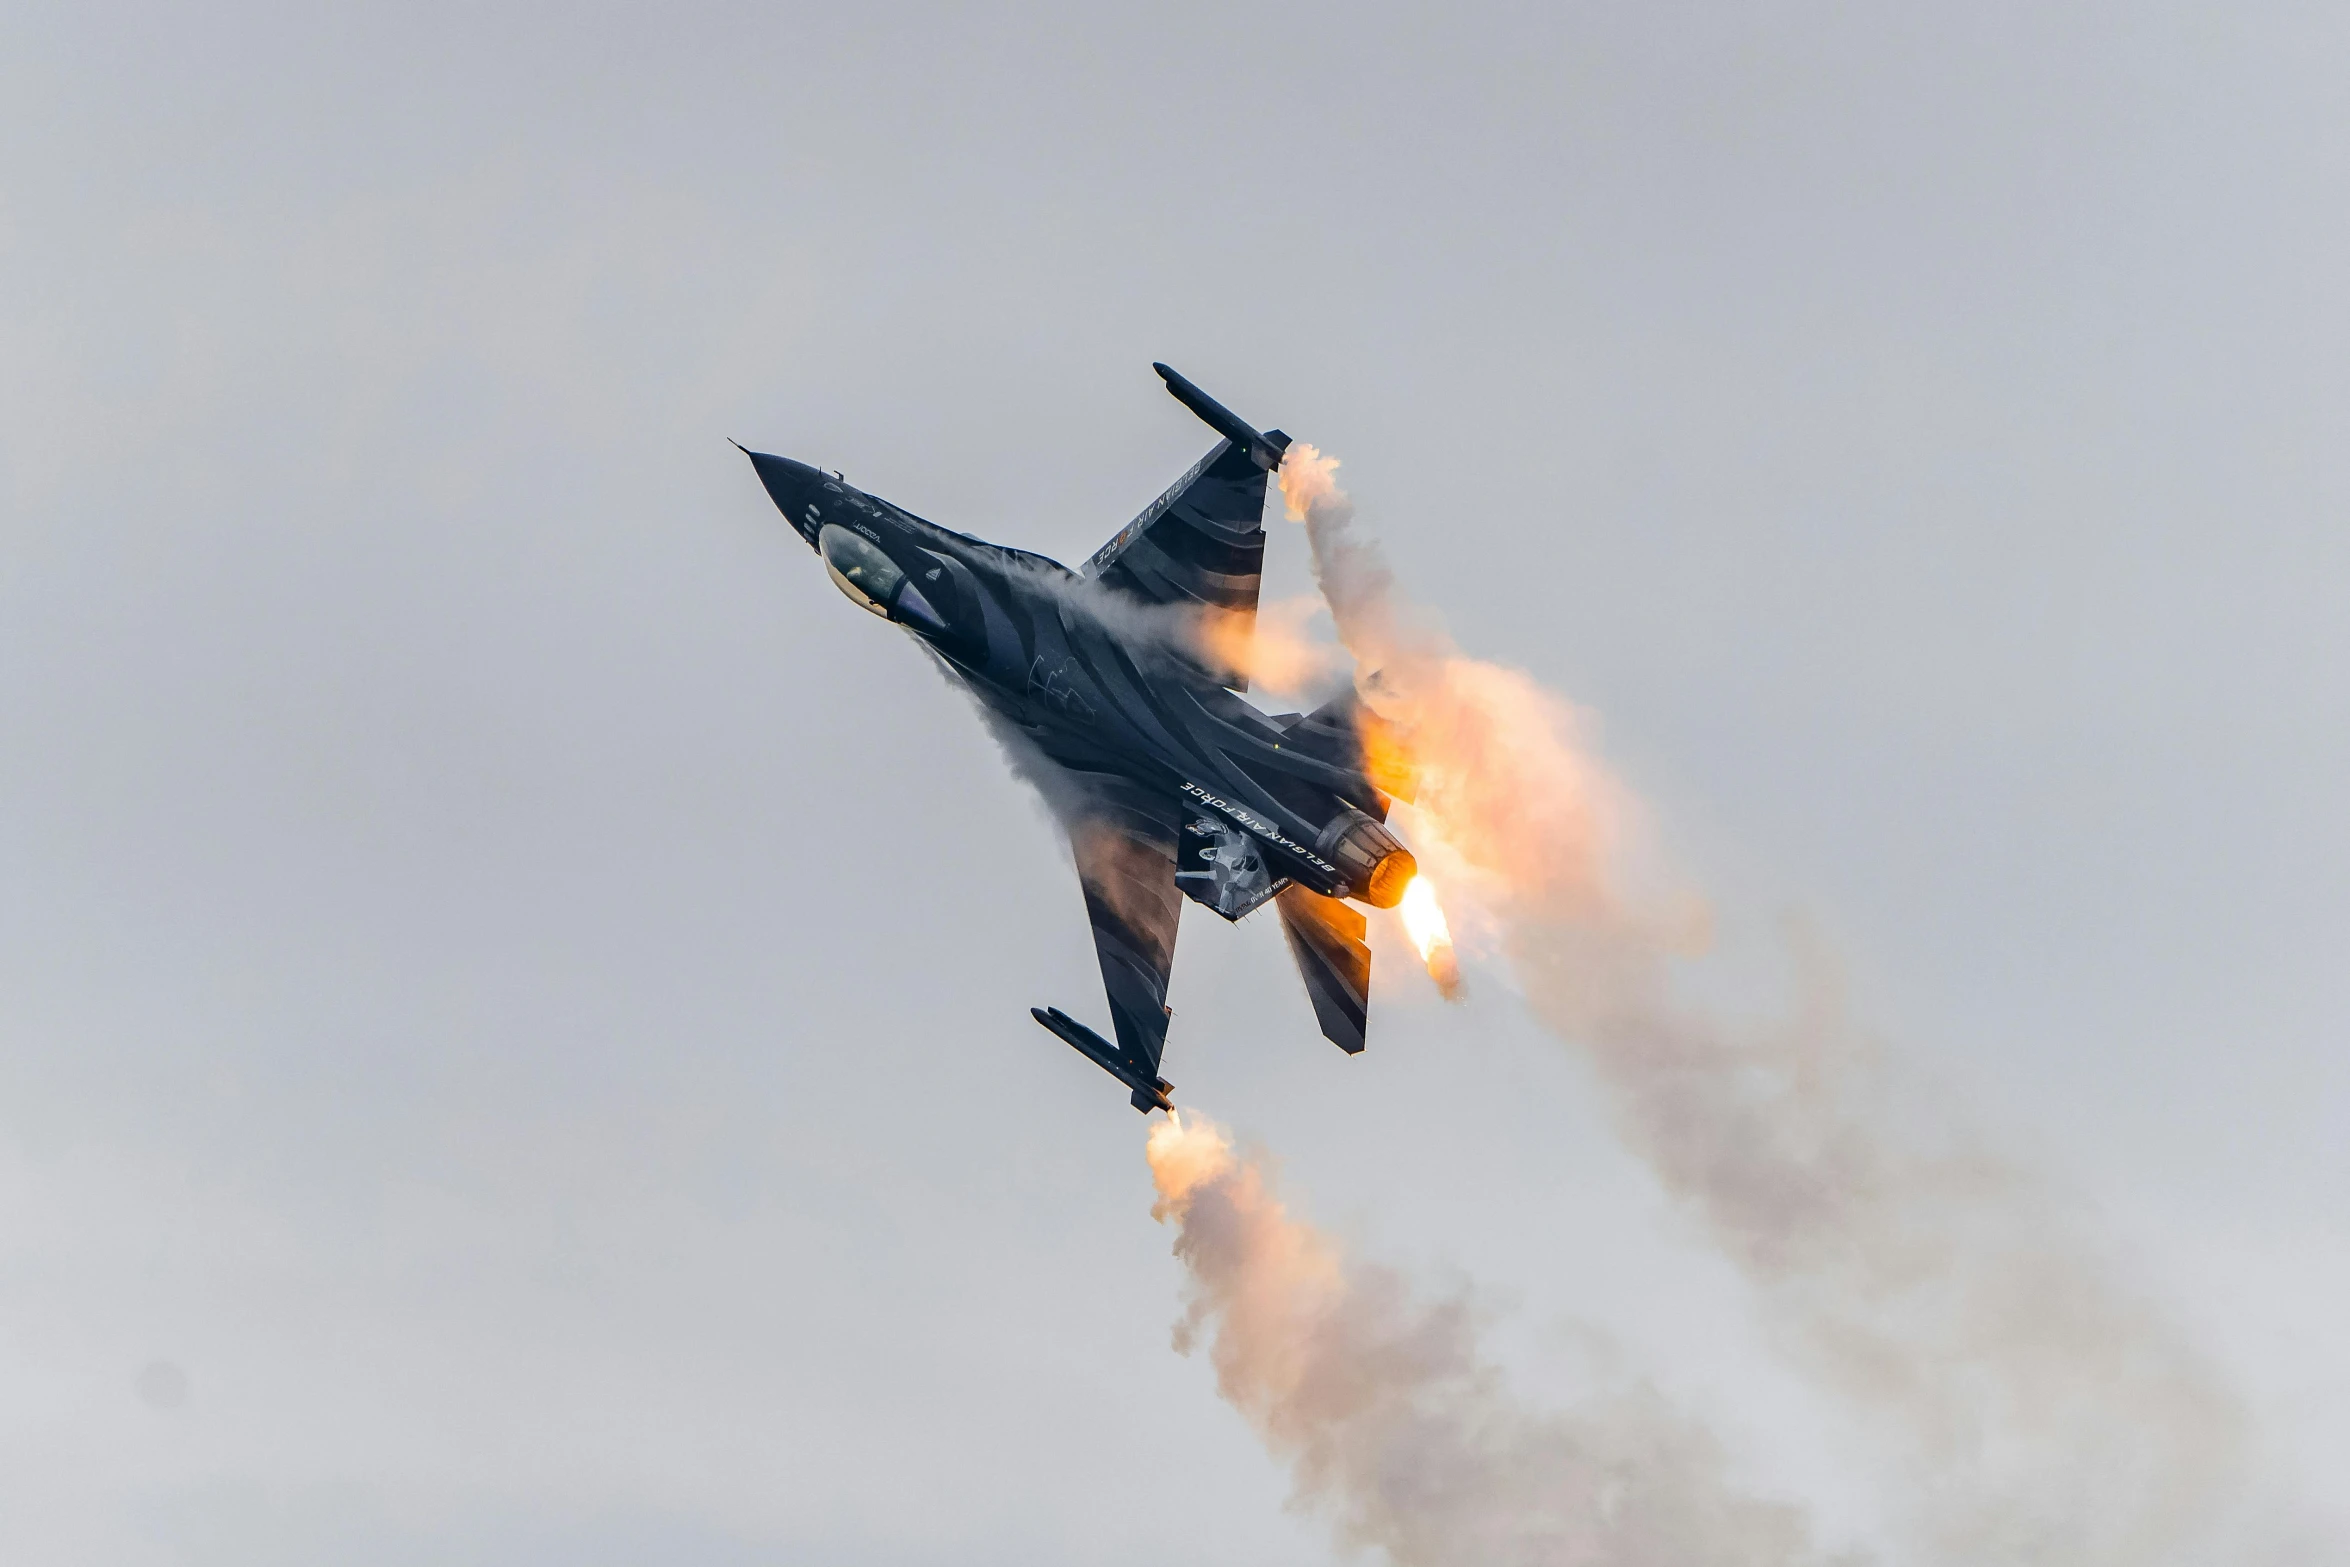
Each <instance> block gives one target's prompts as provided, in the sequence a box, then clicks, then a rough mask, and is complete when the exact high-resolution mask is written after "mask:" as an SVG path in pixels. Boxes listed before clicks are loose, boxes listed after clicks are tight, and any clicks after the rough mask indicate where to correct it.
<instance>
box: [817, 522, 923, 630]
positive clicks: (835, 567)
mask: <svg viewBox="0 0 2350 1567" xmlns="http://www.w3.org/2000/svg"><path fill="white" fill-rule="evenodd" d="M816 549H817V552H818V553H819V554H821V555H822V556H823V557H824V570H825V572H826V573H827V574H828V575H829V576H830V577H831V578H832V582H833V586H835V587H837V588H839V589H840V590H841V592H843V593H845V594H847V595H848V596H849V597H850V598H852V599H854V600H855V601H856V602H857V603H858V604H859V605H861V606H862V607H864V608H866V609H869V610H871V611H872V612H873V613H874V614H876V615H879V616H880V617H881V618H882V619H884V620H902V621H905V622H907V623H909V624H911V625H915V626H919V627H922V628H923V629H924V630H928V631H944V630H945V629H946V622H945V621H943V620H941V619H940V618H939V614H938V611H937V610H935V609H932V608H931V607H930V601H929V600H928V599H926V598H924V597H923V596H922V592H921V590H920V589H919V588H917V587H915V586H914V585H913V584H912V583H911V582H908V581H907V580H906V573H905V571H904V570H903V569H902V568H900V567H899V565H898V563H897V562H896V561H894V560H891V559H890V558H889V556H887V555H886V554H884V553H882V549H881V546H880V545H878V544H876V543H874V542H873V541H872V540H871V539H868V538H866V537H865V536H864V535H863V534H861V533H858V532H856V531H854V530H853V529H849V528H844V527H842V526H841V525H840V524H839V523H837V522H828V523H826V524H825V525H824V526H823V528H822V529H821V530H820V531H819V532H818V533H817V535H816ZM932 575H934V576H935V575H937V573H935V572H933V573H932Z"/></svg>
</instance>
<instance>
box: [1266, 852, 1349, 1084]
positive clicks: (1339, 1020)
mask: <svg viewBox="0 0 2350 1567" xmlns="http://www.w3.org/2000/svg"><path fill="white" fill-rule="evenodd" d="M1280 907H1281V933H1282V934H1283V935H1285V936H1287V937H1288V938H1289V953H1290V956H1291V957H1294V958H1295V959H1297V972H1298V976H1299V977H1300V978H1302V979H1303V980H1304V981H1305V982H1306V996H1307V999H1309V1000H1311V1001H1312V1002H1313V1003H1314V1018H1315V1020H1316V1021H1317V1022H1319V1023H1320V1024H1321V1025H1322V1032H1323V1034H1324V1035H1326V1036H1327V1037H1328V1038H1329V1040H1330V1042H1331V1043H1332V1044H1334V1045H1336V1046H1337V1047H1338V1048H1339V1049H1341V1050H1343V1051H1345V1052H1346V1053H1347V1054H1348V1055H1350V1056H1351V1055H1358V1054H1360V1053H1361V1051H1362V1048H1363V1035H1364V1030H1365V1027H1366V1025H1367V1024H1368V1022H1369V1020H1370V1012H1371V949H1370V947H1369V945H1368V944H1366V943H1365V942H1364V940H1363V936H1364V934H1365V933H1366V932H1367V931H1369V929H1370V928H1371V922H1370V921H1369V920H1367V919H1365V918H1364V917H1363V915H1362V912H1361V911H1360V910H1358V909H1355V908H1353V907H1351V906H1349V905H1348V904H1345V903H1342V902H1341V901H1339V900H1338V899H1336V898H1325V897H1323V896H1322V895H1321V894H1320V893H1317V892H1309V891H1307V890H1306V889H1305V888H1303V887H1299V886H1294V885H1293V886H1290V887H1288V888H1286V889H1284V890H1283V892H1282V894H1281V903H1280Z"/></svg>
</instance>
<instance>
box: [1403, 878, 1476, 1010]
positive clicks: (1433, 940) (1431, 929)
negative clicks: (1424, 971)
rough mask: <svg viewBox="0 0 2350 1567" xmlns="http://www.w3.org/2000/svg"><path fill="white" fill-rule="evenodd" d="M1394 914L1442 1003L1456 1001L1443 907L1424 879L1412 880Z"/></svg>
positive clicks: (1457, 975) (1456, 979)
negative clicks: (1400, 916)
mask: <svg viewBox="0 0 2350 1567" xmlns="http://www.w3.org/2000/svg"><path fill="white" fill-rule="evenodd" d="M1396 912H1397V913H1399V914H1401V915H1402V916H1403V928H1404V934H1405V935H1407V936H1409V937H1411V938H1412V946H1413V947H1414V948H1415V949H1416V950H1417V951H1418V952H1419V954H1420V961H1421V962H1422V963H1424V964H1426V965H1427V968H1428V977H1429V978H1430V979H1432V980H1434V981H1436V988H1437V989H1438V990H1440V991H1442V992H1444V999H1445V1000H1447V1001H1458V1000H1460V998H1461V964H1460V958H1459V956H1458V955H1457V954H1456V953H1455V952H1454V951H1453V945H1452V927H1451V926H1449V925H1447V924H1446V923H1445V920H1444V907H1443V905H1442V904H1439V903H1438V902H1437V901H1436V889H1435V888H1434V887H1432V886H1430V885H1429V883H1428V878H1427V877H1425V876H1415V877H1413V878H1412V884H1411V885H1410V886H1409V887H1406V888H1405V889H1404V893H1403V902H1402V903H1401V904H1399V905H1398V906H1397V909H1396Z"/></svg>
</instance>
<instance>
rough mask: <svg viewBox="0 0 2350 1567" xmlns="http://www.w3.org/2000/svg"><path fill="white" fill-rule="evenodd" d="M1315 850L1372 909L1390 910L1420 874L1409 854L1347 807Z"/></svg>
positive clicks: (1389, 835)
mask: <svg viewBox="0 0 2350 1567" xmlns="http://www.w3.org/2000/svg"><path fill="white" fill-rule="evenodd" d="M1314 848H1315V850H1316V851H1317V852H1318V853H1320V854H1321V855H1322V856H1323V857H1324V858H1325V859H1327V860H1329V861H1330V863H1331V864H1333V865H1335V866H1337V867H1338V868H1339V870H1340V871H1341V872H1343V873H1344V874H1345V876H1346V879H1347V881H1348V883H1349V884H1350V885H1352V886H1353V887H1354V889H1355V892H1354V896H1356V897H1358V898H1360V899H1362V900H1363V901H1364V902H1365V903H1368V904H1369V905H1370V906H1371V907H1373V908H1375V909H1392V908H1394V907H1395V906H1396V905H1397V904H1399V903H1401V902H1403V892H1404V889H1405V888H1406V887H1409V886H1410V885H1411V884H1412V878H1413V877H1414V876H1417V875H1418V874H1419V873H1420V862H1419V861H1417V860H1415V859H1413V858H1412V851H1411V850H1409V849H1407V848H1405V847H1404V846H1403V845H1402V844H1400V843H1398V842H1396V841H1395V834H1393V833H1391V832H1389V831H1388V830H1387V829H1386V828H1385V827H1383V826H1381V825H1380V824H1379V823H1378V822H1377V821H1375V820H1373V819H1372V818H1371V817H1369V816H1366V815H1364V814H1363V813H1362V812H1361V811H1358V810H1355V809H1354V808H1353V807H1352V806H1349V807H1348V808H1347V809H1346V810H1344V811H1342V812H1340V813H1339V814H1338V815H1337V816H1336V817H1335V818H1333V819H1332V821H1331V823H1330V825H1329V826H1327V827H1325V828H1323V829H1322V836H1321V837H1320V838H1319V839H1318V840H1317V841H1316V842H1315V844H1314Z"/></svg>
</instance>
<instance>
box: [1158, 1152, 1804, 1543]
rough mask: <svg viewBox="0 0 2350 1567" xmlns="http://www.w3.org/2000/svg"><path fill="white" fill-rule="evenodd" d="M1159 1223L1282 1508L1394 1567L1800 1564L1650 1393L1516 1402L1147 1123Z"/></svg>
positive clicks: (1212, 1166)
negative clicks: (1274, 1479)
mask: <svg viewBox="0 0 2350 1567" xmlns="http://www.w3.org/2000/svg"><path fill="white" fill-rule="evenodd" d="M1149 1151H1150V1162H1151V1175H1152V1178H1153V1180H1154V1181H1155V1182H1156V1184H1157V1187H1158V1193H1159V1202H1158V1206H1157V1207H1156V1208H1155V1209H1154V1210H1153V1211H1154V1212H1155V1213H1156V1214H1157V1216H1158V1217H1159V1218H1161V1219H1162V1220H1173V1221H1174V1223H1175V1224H1176V1226H1177V1228H1178V1235H1177V1239H1176V1242H1175V1251H1176V1254H1177V1255H1178V1256H1179V1257H1181V1258H1182V1259H1183V1261H1184V1263H1185V1265H1186V1267H1187V1268H1188V1269H1189V1270H1190V1283H1191V1290H1190V1301H1189V1306H1188V1309H1187V1311H1186V1313H1185V1315H1184V1318H1183V1321H1182V1323H1181V1325H1180V1326H1179V1327H1178V1328H1177V1330H1176V1346H1177V1348H1179V1349H1182V1350H1184V1351H1185V1352H1187V1353H1188V1352H1189V1351H1190V1350H1191V1349H1192V1348H1194V1347H1196V1346H1197V1345H1199V1344H1201V1343H1205V1344H1206V1345H1207V1346H1208V1351H1209V1357H1210V1359H1211V1360H1213V1362H1214V1363H1215V1367H1216V1380H1217V1385H1218V1387H1219V1388H1220V1390H1221V1391H1222V1393H1223V1395H1224V1397H1225V1398H1226V1399H1227V1400H1229V1401H1230V1402H1231V1403H1232V1404H1233V1405H1234V1406H1235V1407H1236V1408H1238V1409H1239V1410H1240V1411H1241V1413H1242V1414H1244V1415H1245V1416H1247V1418H1248V1419H1249V1421H1250V1423H1251V1424H1253V1425H1254V1426H1255V1427H1256V1429H1257V1432H1258V1434H1259V1435H1260V1436H1262V1437H1263V1439H1264V1441H1265V1444H1266V1446H1267V1447H1268V1448H1270V1449H1271V1450H1272V1451H1273V1452H1274V1454H1275V1455H1276V1456H1278V1457H1280V1458H1282V1459H1284V1460H1286V1461H1287V1462H1288V1463H1290V1464H1291V1465H1292V1466H1293V1469H1294V1472H1295V1475H1296V1486H1297V1500H1298V1502H1299V1503H1300V1504H1301V1505H1303V1506H1306V1507H1310V1508H1313V1509H1316V1510H1319V1511H1323V1512H1327V1513H1329V1514H1330V1515H1332V1518H1333V1521H1334V1522H1335V1524H1336V1526H1337V1529H1338V1535H1339V1539H1340V1541H1341V1543H1342V1544H1344V1545H1345V1546H1347V1547H1348V1548H1350V1549H1364V1548H1376V1549H1379V1550H1381V1551H1384V1552H1385V1553H1386V1555H1387V1557H1388V1558H1389V1559H1390V1560H1391V1561H1393V1562H1394V1563H1396V1564H1397V1567H1471V1564H1474V1567H1537V1564H1540V1567H1802V1564H1813V1563H1823V1562H1824V1558H1822V1557H1821V1556H1820V1555H1819V1553H1818V1552H1817V1551H1816V1550H1815V1549H1814V1548H1813V1547H1812V1545H1811V1543H1810V1540H1809V1530H1808V1527H1807V1525H1806V1523H1805V1520H1804V1517H1803V1515H1802V1513H1801V1512H1799V1511H1798V1510H1797V1509H1795V1508H1792V1507H1788V1506H1785V1505H1782V1504H1778V1503H1772V1502H1766V1501H1762V1500H1759V1499H1757V1498H1754V1497H1752V1496H1749V1495H1746V1494H1745V1493H1743V1492H1741V1491H1740V1490H1738V1489H1737V1488H1736V1487H1734V1486H1733V1485H1732V1484H1731V1483H1730V1482H1729V1480H1728V1477H1727V1476H1726V1474H1725V1470H1724V1463H1723V1455H1722V1452H1721V1450H1720V1448H1719V1447H1718V1446H1717V1444H1716V1443H1715V1442H1714V1441H1713V1439H1712V1438H1711V1437H1710V1436H1708V1435H1707V1433H1706V1432H1705V1431H1704V1430H1703V1428H1701V1427H1700V1426H1698V1425H1696V1424H1695V1423H1694V1422H1692V1421H1690V1420H1689V1419H1688V1418H1686V1417H1685V1416H1683V1415H1681V1414H1679V1413H1678V1412H1676V1411H1675V1410H1674V1409H1673V1408H1672V1407H1671V1406H1669V1405H1668V1404H1667V1403H1666V1402H1665V1401H1664V1400H1663V1399H1662V1398H1661V1397H1660V1396H1658V1395H1657V1394H1656V1393H1654V1392H1653V1391H1651V1390H1648V1389H1644V1388H1635V1389H1631V1390H1628V1391H1624V1392H1621V1393H1617V1394H1613V1395H1611V1396H1609V1397H1607V1398H1605V1399H1603V1400H1599V1401H1595V1402H1594V1403H1593V1404H1592V1405H1591V1406H1590V1407H1589V1408H1587V1409H1585V1410H1583V1411H1581V1412H1579V1413H1577V1414H1575V1415H1572V1416H1564V1415H1544V1414H1540V1413H1537V1412H1534V1411H1531V1410H1528V1409H1526V1408H1524V1407H1522V1406H1521V1405H1519V1404H1518V1403H1517V1402H1516V1401H1515V1400H1513V1399H1512V1398H1511V1397H1510V1395H1509V1392H1508V1390H1507V1389H1506V1388H1505V1387H1504V1386H1503V1385H1502V1382H1501V1379H1500V1378H1499V1376H1498V1375H1497V1374H1496V1372H1495V1370H1494V1368H1493V1367H1492V1365H1490V1364H1489V1363H1488V1362H1487V1361H1486V1360H1484V1359H1483V1358H1482V1356H1481V1355H1480V1353H1479V1350H1478V1344H1477V1332H1476V1319H1475V1315H1474V1313H1473V1311H1472V1310H1471V1308H1470V1306H1469V1303H1468V1302H1466V1301H1464V1300H1459V1299H1453V1300H1442V1301H1437V1302H1433V1303H1428V1302H1421V1301H1415V1300H1414V1299H1412V1297H1411V1295H1410V1292H1409V1291H1408V1290H1407V1289H1406V1288H1405V1286H1404V1284H1403V1282H1402V1281H1401V1280H1400V1279H1399V1278H1398V1277H1397V1276H1396V1275H1395V1274H1393V1273H1391V1272H1388V1271H1385V1270H1383V1269H1379V1268H1374V1267H1369V1266H1366V1265H1363V1264H1360V1263H1356V1262H1351V1261H1350V1260H1349V1259H1348V1258H1347V1257H1346V1256H1345V1255H1344V1254H1343V1253H1342V1252H1341V1251H1340V1249H1339V1248H1338V1247H1337V1245H1336V1244H1335V1243H1334V1242H1332V1241H1331V1239H1330V1238H1329V1237H1328V1236H1326V1235H1324V1234H1323V1233H1322V1232H1320V1231H1319V1230H1316V1229H1314V1228H1313V1227H1312V1226H1310V1225H1308V1224H1305V1223H1303V1222H1301V1221H1299V1220H1298V1219H1295V1218H1293V1217H1291V1216H1290V1215H1289V1213H1288V1212H1287V1211H1286V1210H1285V1209H1284V1207H1283V1205H1282V1203H1281V1201H1280V1198H1279V1197H1278V1195H1277V1194H1276V1193H1275V1192H1274V1190H1273V1188H1272V1184H1271V1182H1270V1180H1269V1178H1268V1176H1267V1174H1266V1172H1265V1169H1264V1167H1263V1166H1262V1164H1260V1163H1259V1162H1257V1161H1256V1160H1253V1159H1243V1158H1241V1157H1239V1156H1237V1155H1235V1154H1234V1152H1233V1150H1232V1146H1231V1144H1230V1142H1229V1141H1228V1140H1227V1139H1226V1138H1225V1136H1224V1134H1223V1133H1222V1132H1221V1131H1219V1130H1218V1129H1217V1128H1216V1127H1215V1126H1214V1125H1212V1124H1210V1123H1208V1122H1206V1121H1204V1120H1202V1119H1201V1118H1200V1117H1199V1116H1198V1115H1197V1114H1196V1113H1194V1114H1193V1115H1192V1116H1191V1117H1190V1119H1189V1122H1188V1124H1184V1125H1177V1124H1175V1123H1173V1122H1172V1121H1167V1122H1160V1123H1158V1124H1157V1125H1155V1126H1154V1127H1153V1128H1152V1130H1151V1137H1150V1149H1149Z"/></svg>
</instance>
